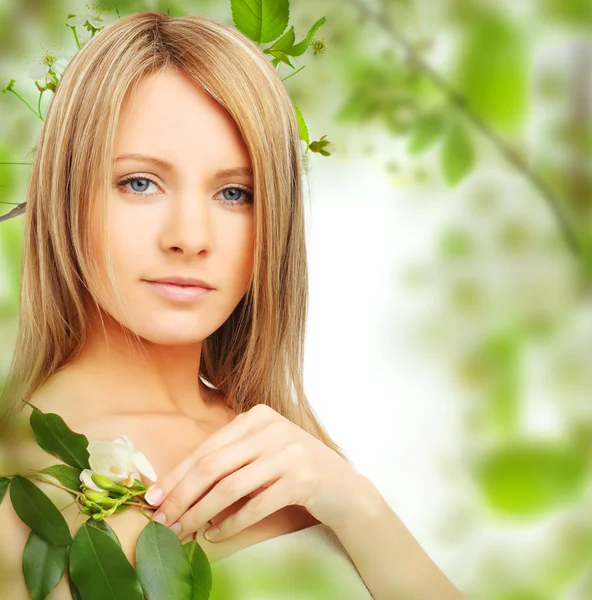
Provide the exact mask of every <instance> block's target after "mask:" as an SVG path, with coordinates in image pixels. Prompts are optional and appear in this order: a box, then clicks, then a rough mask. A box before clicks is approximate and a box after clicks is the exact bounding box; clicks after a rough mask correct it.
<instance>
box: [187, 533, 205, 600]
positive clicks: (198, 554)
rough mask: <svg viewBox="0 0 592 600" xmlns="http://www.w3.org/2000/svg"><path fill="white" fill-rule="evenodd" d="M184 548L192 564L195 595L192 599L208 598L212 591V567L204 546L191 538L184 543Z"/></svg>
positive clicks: (201, 599)
mask: <svg viewBox="0 0 592 600" xmlns="http://www.w3.org/2000/svg"><path fill="white" fill-rule="evenodd" d="M183 550H184V551H185V555H186V556H187V559H188V560H189V564H190V565H191V573H192V577H193V596H192V597H191V600H208V598H209V597H210V593H211V591H212V567H211V565H210V561H209V560H208V557H207V555H206V553H205V552H204V551H203V548H202V547H201V546H200V545H199V544H198V543H197V542H196V541H195V540H191V541H190V542H187V543H186V544H183Z"/></svg>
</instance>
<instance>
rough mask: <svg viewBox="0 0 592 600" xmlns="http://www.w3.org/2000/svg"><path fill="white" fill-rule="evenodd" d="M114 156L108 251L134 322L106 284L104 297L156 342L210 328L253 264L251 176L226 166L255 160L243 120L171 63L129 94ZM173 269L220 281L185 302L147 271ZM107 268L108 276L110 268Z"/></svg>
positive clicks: (184, 339) (242, 289) (226, 311)
mask: <svg viewBox="0 0 592 600" xmlns="http://www.w3.org/2000/svg"><path fill="white" fill-rule="evenodd" d="M131 154H136V155H144V156H146V157H153V158H156V159H159V160H160V161H166V162H167V163H168V165H169V166H166V165H164V164H157V163H155V162H153V161H151V160H150V159H149V158H140V157H136V158H132V157H129V155H131ZM126 156H127V157H126ZM113 161H114V162H113V178H112V187H111V192H110V198H109V206H108V222H107V227H108V237H109V252H110V256H111V260H112V262H113V268H114V272H115V276H116V281H117V285H118V288H119V289H120V290H121V293H122V296H123V297H124V298H125V301H126V303H127V305H128V307H129V310H130V313H131V315H132V319H133V322H132V323H129V322H126V320H125V317H124V315H123V314H122V313H121V312H120V311H119V310H118V309H117V308H116V304H115V303H114V299H113V298H112V297H111V296H107V295H106V294H105V292H104V290H107V289H108V288H107V287H106V286H105V287H103V288H102V290H103V292H102V296H101V297H100V298H99V300H100V304H101V305H102V306H103V307H104V308H105V309H106V310H107V312H109V313H110V314H111V316H112V317H114V318H115V319H116V320H117V321H119V322H120V323H121V324H123V325H124V326H125V327H127V328H128V329H131V330H132V331H134V332H135V333H137V334H138V335H139V336H141V337H142V338H145V339H147V340H150V341H152V342H154V343H165V344H175V343H178V344H186V343H187V344H188V343H195V342H197V341H200V340H202V339H204V338H206V337H207V336H208V335H210V334H211V333H212V332H214V331H215V330H216V329H218V328H219V327H220V326H221V325H222V324H223V323H224V321H225V320H226V319H227V318H228V317H229V315H230V314H231V313H232V311H233V310H234V308H235V307H236V305H237V304H238V302H239V301H240V300H241V298H242V297H243V296H244V295H245V293H246V291H247V289H248V287H249V282H250V278H251V274H252V268H253V249H254V208H253V196H252V194H253V177H252V175H250V174H248V173H247V174H244V173H238V174H228V173H226V174H220V172H221V171H223V170H227V169H234V168H241V169H250V167H251V162H250V158H249V155H248V152H247V150H246V148H245V146H244V144H243V142H242V139H241V136H240V133H239V131H238V129H237V127H236V125H235V124H234V122H233V121H232V120H231V119H230V117H229V116H228V115H227V114H226V113H225V112H224V111H223V109H222V108H220V107H219V105H218V104H216V103H215V101H214V100H212V99H211V98H210V97H209V96H207V95H206V94H205V93H204V92H203V91H202V90H201V89H200V88H198V87H197V86H196V85H195V84H194V83H193V82H191V81H190V80H189V79H187V78H185V76H183V75H182V74H181V73H179V72H178V71H175V70H171V69H169V70H166V71H164V72H161V73H159V74H157V75H151V76H149V77H146V78H144V79H143V80H142V81H141V82H140V84H139V85H138V88H137V93H136V94H135V96H134V97H133V98H131V97H128V98H126V100H125V102H124V104H123V106H122V110H121V116H120V120H119V127H118V131H117V138H116V143H115V153H114V156H113ZM126 180H127V181H126ZM94 210H96V211H98V210H100V206H98V203H95V207H94ZM96 214H98V213H95V215H96ZM97 238H98V236H95V239H97ZM171 276H181V277H194V278H198V279H202V280H204V281H206V282H207V283H208V284H210V285H211V286H212V287H213V288H215V289H214V290H212V291H210V292H208V293H207V294H205V295H204V296H202V297H201V298H199V299H197V300H194V301H190V302H180V301H176V300H171V299H169V298H166V297H163V296H162V295H160V294H159V293H158V292H157V288H156V287H155V286H154V285H152V284H150V283H148V281H147V280H155V279H160V278H166V277H171ZM102 278H103V281H102V282H101V283H105V282H106V281H107V279H106V274H105V272H104V270H103V273H102Z"/></svg>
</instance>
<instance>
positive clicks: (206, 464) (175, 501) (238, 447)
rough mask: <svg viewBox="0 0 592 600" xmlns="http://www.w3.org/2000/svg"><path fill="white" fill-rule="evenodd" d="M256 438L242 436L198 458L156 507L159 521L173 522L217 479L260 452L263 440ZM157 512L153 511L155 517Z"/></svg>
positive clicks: (249, 460) (223, 507) (239, 466)
mask: <svg viewBox="0 0 592 600" xmlns="http://www.w3.org/2000/svg"><path fill="white" fill-rule="evenodd" d="M257 442H258V443H254V441H253V438H252V437H250V436H245V437H243V438H241V439H240V440H238V441H235V442H232V443H230V444H227V445H226V446H223V447H222V448H218V449H217V450H214V451H213V452H211V453H210V454H207V455H206V456H202V457H201V458H198V459H197V461H196V462H195V463H194V464H193V465H192V466H191V467H190V468H189V470H188V471H187V473H186V474H185V475H184V477H183V478H182V479H181V480H180V481H179V482H178V483H177V485H175V486H174V487H173V488H172V489H171V490H170V491H169V492H168V493H167V495H166V497H165V499H164V501H163V502H162V503H161V505H160V507H159V510H158V513H161V515H163V517H164V518H163V521H161V522H163V523H164V524H165V525H167V526H169V525H171V524H173V523H174V522H175V521H177V520H178V519H179V517H180V516H181V515H182V514H183V513H185V512H186V511H187V510H188V509H189V507H190V506H191V505H193V504H194V503H195V502H199V501H200V500H201V498H202V497H203V496H204V495H205V494H207V493H208V492H209V491H210V490H211V488H212V487H213V486H214V485H215V484H216V482H218V481H219V480H220V479H222V478H223V477H226V476H227V475H230V474H231V473H233V472H234V471H236V470H237V469H240V468H241V467H243V466H245V464H248V463H250V462H251V461H253V460H255V458H257V457H258V456H259V454H260V452H261V443H262V442H263V440H260V439H259V440H257ZM252 489H253V488H251V490H252ZM251 490H247V491H251ZM230 504H232V503H231V502H228V503H226V504H225V505H223V506H222V505H220V506H219V507H218V511H217V513H218V512H220V511H222V510H224V509H225V508H228V506H229V505H230ZM158 513H157V514H155V515H154V518H156V519H157V520H158V518H157V515H158ZM217 513H216V514H217ZM206 520H207V519H206ZM204 522H205V521H204Z"/></svg>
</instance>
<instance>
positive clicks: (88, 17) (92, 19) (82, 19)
mask: <svg viewBox="0 0 592 600" xmlns="http://www.w3.org/2000/svg"><path fill="white" fill-rule="evenodd" d="M87 8H91V9H92V8H94V10H88V11H86V12H81V13H79V14H77V15H74V16H73V17H70V19H69V22H68V24H69V25H74V26H75V27H80V28H82V27H84V26H85V25H86V23H87V22H88V23H89V25H90V26H91V27H93V28H94V29H102V28H103V27H106V26H107V25H109V24H110V23H112V22H113V21H114V20H115V18H114V16H113V15H110V14H107V15H105V14H103V13H104V12H105V11H104V10H101V9H100V8H98V7H96V6H95V5H92V6H91V7H89V6H88V4H87Z"/></svg>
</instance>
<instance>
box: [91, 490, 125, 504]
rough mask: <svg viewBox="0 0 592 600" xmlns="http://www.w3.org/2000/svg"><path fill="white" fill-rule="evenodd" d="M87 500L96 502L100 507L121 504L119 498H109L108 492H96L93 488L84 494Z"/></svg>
mask: <svg viewBox="0 0 592 600" xmlns="http://www.w3.org/2000/svg"><path fill="white" fill-rule="evenodd" d="M84 495H85V496H86V497H87V498H88V499H89V500H92V501H93V502H96V503H97V504H98V505H99V506H101V507H107V508H109V507H111V506H117V505H119V504H121V499H117V498H110V497H109V492H104V493H101V492H97V491H95V490H87V491H86V492H85V494H84Z"/></svg>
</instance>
